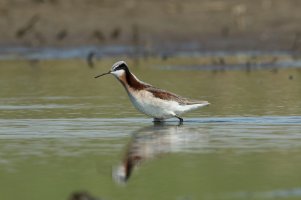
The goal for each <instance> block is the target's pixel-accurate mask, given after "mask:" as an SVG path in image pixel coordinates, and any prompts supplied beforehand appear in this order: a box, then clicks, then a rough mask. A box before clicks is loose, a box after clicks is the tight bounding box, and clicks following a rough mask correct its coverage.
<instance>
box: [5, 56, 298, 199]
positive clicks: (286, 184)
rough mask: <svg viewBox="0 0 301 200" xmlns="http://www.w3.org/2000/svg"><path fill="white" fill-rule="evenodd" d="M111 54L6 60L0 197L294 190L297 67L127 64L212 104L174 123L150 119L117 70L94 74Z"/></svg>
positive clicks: (291, 194) (237, 194)
mask: <svg viewBox="0 0 301 200" xmlns="http://www.w3.org/2000/svg"><path fill="white" fill-rule="evenodd" d="M113 62H114V61H113V60H110V59H104V60H101V61H100V62H98V63H97V65H96V67H95V68H89V67H87V65H86V63H85V61H84V60H80V59H79V60H74V59H73V60H59V61H55V60H48V61H34V62H33V61H31V62H27V61H1V63H0V85H1V92H0V199H30V200H35V199H37V200H38V199H44V200H47V199H49V200H50V199H51V200H52V199H67V198H68V197H69V196H70V194H71V193H73V192H75V191H87V192H89V193H91V194H92V195H93V196H97V197H99V198H102V199H175V200H184V199H185V200H188V199H191V200H192V199H300V198H301V181H300V180H301V174H300V169H301V101H300V99H301V72H300V70H298V69H279V70H274V69H272V70H271V69H268V70H255V71H249V70H248V71H244V70H241V71H239V70H236V71H216V70H213V71H210V70H205V71H203V70H199V69H198V68H197V69H196V68H193V69H191V68H189V67H188V68H185V66H182V67H181V66H179V65H177V66H175V65H174V64H173V61H170V62H169V63H165V62H161V63H159V62H157V61H144V62H143V63H140V67H132V70H133V71H134V73H135V74H136V75H137V76H138V77H140V78H141V79H142V80H144V81H145V82H149V83H152V84H153V85H155V86H158V87H161V88H165V89H167V90H170V91H173V92H175V93H178V94H181V95H183V96H186V97H191V98H194V99H201V100H207V101H209V102H210V103H211V105H210V106H209V107H205V108H202V109H200V110H197V111H194V112H191V113H188V114H186V115H184V116H183V117H184V120H185V122H184V124H183V125H181V126H180V125H179V124H178V122H177V120H176V119H170V120H168V121H167V122H166V123H165V124H153V123H152V119H149V118H146V117H145V116H144V115H142V114H140V113H138V112H137V111H136V110H135V109H134V108H133V106H132V105H131V104H130V102H129V100H128V97H127V96H126V92H125V91H124V90H123V88H122V86H121V85H120V83H118V82H117V81H116V80H115V79H114V78H113V77H110V76H106V77H102V78H101V79H94V78H93V77H94V76H95V75H97V74H99V73H102V72H105V71H107V70H108V68H110V66H111V64H112V63H113ZM130 64H131V62H130ZM173 66H175V67H173ZM125 163H127V167H128V174H124V173H123V172H122V171H120V169H123V167H124V164H125Z"/></svg>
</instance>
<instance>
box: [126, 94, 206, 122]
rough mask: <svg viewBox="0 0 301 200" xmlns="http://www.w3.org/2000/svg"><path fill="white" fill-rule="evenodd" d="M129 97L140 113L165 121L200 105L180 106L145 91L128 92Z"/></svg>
mask: <svg viewBox="0 0 301 200" xmlns="http://www.w3.org/2000/svg"><path fill="white" fill-rule="evenodd" d="M128 94H129V97H130V100H131V102H132V103H133V105H134V106H135V108H136V109H137V110H139V111H140V112H142V113H144V114H146V115H148V116H150V117H153V118H158V119H166V118H171V117H174V116H175V115H180V114H182V113H184V112H187V111H190V110H194V109H197V108H199V107H201V106H204V105H202V104H194V105H180V104H179V103H178V102H176V101H168V100H163V99H160V98H156V97H154V96H153V94H152V93H150V92H148V91H145V90H140V91H136V90H132V91H128Z"/></svg>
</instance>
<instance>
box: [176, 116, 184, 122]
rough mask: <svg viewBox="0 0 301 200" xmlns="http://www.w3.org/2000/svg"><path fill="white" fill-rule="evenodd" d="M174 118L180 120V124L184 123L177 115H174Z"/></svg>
mask: <svg viewBox="0 0 301 200" xmlns="http://www.w3.org/2000/svg"><path fill="white" fill-rule="evenodd" d="M175 117H176V118H178V119H179V120H180V124H182V123H183V121H184V120H183V118H181V117H179V116H177V115H175Z"/></svg>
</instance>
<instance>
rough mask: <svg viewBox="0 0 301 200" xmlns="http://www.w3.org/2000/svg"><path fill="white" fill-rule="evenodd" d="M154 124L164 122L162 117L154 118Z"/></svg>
mask: <svg viewBox="0 0 301 200" xmlns="http://www.w3.org/2000/svg"><path fill="white" fill-rule="evenodd" d="M153 122H154V124H157V125H158V124H164V119H160V118H154V121H153Z"/></svg>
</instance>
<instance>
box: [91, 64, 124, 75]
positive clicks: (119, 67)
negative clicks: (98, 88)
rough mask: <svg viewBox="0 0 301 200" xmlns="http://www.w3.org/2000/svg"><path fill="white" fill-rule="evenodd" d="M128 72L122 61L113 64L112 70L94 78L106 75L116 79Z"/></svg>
mask: <svg viewBox="0 0 301 200" xmlns="http://www.w3.org/2000/svg"><path fill="white" fill-rule="evenodd" d="M128 72H129V68H128V66H127V64H126V63H125V62H124V61H118V62H116V63H115V64H113V66H112V69H111V70H110V71H108V72H107V73H103V74H100V75H98V76H95V77H94V78H98V77H101V76H104V75H107V74H113V75H114V76H115V77H116V78H120V77H122V76H124V75H125V74H126V73H128Z"/></svg>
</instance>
